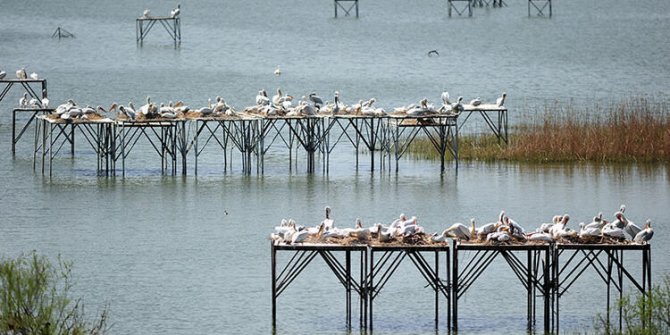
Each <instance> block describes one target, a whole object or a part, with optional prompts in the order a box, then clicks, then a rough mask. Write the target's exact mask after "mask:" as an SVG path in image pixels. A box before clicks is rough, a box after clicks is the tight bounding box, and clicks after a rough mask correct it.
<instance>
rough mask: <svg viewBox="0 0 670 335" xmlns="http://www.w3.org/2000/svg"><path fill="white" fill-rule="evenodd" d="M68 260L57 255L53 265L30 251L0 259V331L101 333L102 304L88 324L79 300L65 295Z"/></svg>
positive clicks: (104, 325) (103, 324)
mask: <svg viewBox="0 0 670 335" xmlns="http://www.w3.org/2000/svg"><path fill="white" fill-rule="evenodd" d="M71 271H72V263H71V262H67V261H63V260H62V259H61V258H60V257H59V258H58V264H57V266H54V265H53V264H52V263H51V262H49V260H48V259H47V258H46V257H44V256H38V255H37V253H35V252H32V253H31V254H29V255H21V256H19V257H18V258H17V259H3V260H2V261H0V333H2V334H48V335H51V334H57V335H64V334H103V333H104V332H105V331H106V330H107V329H108V328H107V317H108V311H107V308H106V307H105V308H104V309H103V311H102V312H101V314H100V317H99V319H97V320H96V321H94V322H93V323H89V322H88V321H87V320H85V317H84V305H83V304H82V303H81V301H80V299H75V300H72V299H71V298H70V297H69V293H70V290H71V288H72V285H73V284H72V275H71Z"/></svg>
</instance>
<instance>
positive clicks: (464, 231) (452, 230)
mask: <svg viewBox="0 0 670 335" xmlns="http://www.w3.org/2000/svg"><path fill="white" fill-rule="evenodd" d="M445 232H446V233H447V236H448V237H453V238H456V239H458V240H470V229H468V227H467V226H466V225H464V224H462V223H454V224H453V225H451V226H450V227H449V228H447V229H446V230H445Z"/></svg>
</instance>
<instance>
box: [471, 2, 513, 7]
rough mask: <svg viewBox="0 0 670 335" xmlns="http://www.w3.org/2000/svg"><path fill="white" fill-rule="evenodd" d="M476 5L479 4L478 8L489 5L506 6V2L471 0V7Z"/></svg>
mask: <svg viewBox="0 0 670 335" xmlns="http://www.w3.org/2000/svg"><path fill="white" fill-rule="evenodd" d="M477 6H479V7H480V8H483V7H489V6H493V8H496V7H503V6H507V4H506V3H505V2H504V1H503V0H472V7H477Z"/></svg>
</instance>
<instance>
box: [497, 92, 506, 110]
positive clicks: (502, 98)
mask: <svg viewBox="0 0 670 335" xmlns="http://www.w3.org/2000/svg"><path fill="white" fill-rule="evenodd" d="M506 97H507V93H505V92H503V94H502V95H501V96H500V98H498V99H497V100H496V106H498V107H502V106H503V105H504V104H505V98H506Z"/></svg>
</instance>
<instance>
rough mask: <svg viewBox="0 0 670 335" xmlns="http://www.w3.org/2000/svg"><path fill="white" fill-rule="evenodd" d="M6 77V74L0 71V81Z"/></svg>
mask: <svg viewBox="0 0 670 335" xmlns="http://www.w3.org/2000/svg"><path fill="white" fill-rule="evenodd" d="M6 76H7V72H5V71H0V80H2V79H5V77H6Z"/></svg>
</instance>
